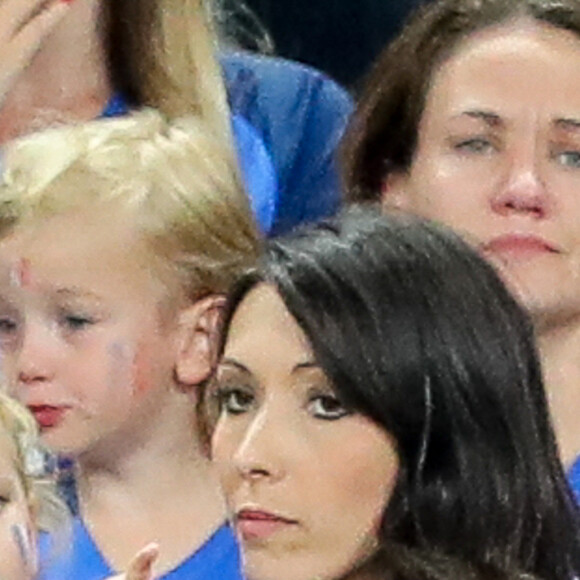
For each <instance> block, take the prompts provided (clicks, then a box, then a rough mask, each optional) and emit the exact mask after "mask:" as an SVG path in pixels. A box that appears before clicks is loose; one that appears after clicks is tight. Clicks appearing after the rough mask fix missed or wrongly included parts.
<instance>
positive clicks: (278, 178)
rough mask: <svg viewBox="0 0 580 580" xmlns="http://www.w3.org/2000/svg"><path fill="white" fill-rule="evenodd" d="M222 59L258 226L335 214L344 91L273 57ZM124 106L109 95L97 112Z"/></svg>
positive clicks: (277, 229) (288, 225)
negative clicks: (107, 102)
mask: <svg viewBox="0 0 580 580" xmlns="http://www.w3.org/2000/svg"><path fill="white" fill-rule="evenodd" d="M221 65H222V69H223V72H224V78H225V82H226V88H227V92H228V98H229V104H230V109H231V115H232V129H233V133H234V139H235V144H236V149H237V153H238V159H239V163H240V167H241V170H242V175H243V177H244V182H245V186H246V189H247V191H248V193H249V196H250V201H251V205H252V208H253V210H254V213H255V215H256V217H257V220H258V223H259V224H260V228H261V230H262V231H263V232H264V233H267V234H280V233H283V232H286V231H288V230H290V229H292V228H293V227H294V226H296V225H298V224H300V223H304V222H309V221H315V220H317V219H320V218H322V217H327V216H329V215H332V214H333V213H335V212H336V210H337V209H338V208H339V205H340V202H341V197H342V196H341V193H340V192H341V188H340V180H339V177H338V170H337V162H336V149H337V147H338V143H339V141H340V138H341V137H342V133H343V131H344V129H345V126H346V123H347V120H348V117H349V115H350V113H351V111H352V101H351V98H350V97H349V95H348V94H347V93H346V92H345V91H344V90H343V89H342V88H340V87H339V86H338V85H337V84H336V83H335V82H333V81H332V80H331V79H329V78H328V77H326V76H325V75H323V74H322V73H320V72H318V71H316V70H314V69H312V68H309V67H307V66H304V65H301V64H298V63H293V62H290V61H286V60H282V59H278V58H270V57H264V56H257V55H254V54H250V53H245V52H239V53H227V54H225V55H223V57H222V58H221ZM128 109H129V106H128V104H127V103H126V102H124V100H123V98H122V96H121V95H115V96H114V97H113V98H112V99H111V101H110V102H109V104H108V105H107V108H106V109H105V111H103V116H115V115H123V114H125V113H127V111H128Z"/></svg>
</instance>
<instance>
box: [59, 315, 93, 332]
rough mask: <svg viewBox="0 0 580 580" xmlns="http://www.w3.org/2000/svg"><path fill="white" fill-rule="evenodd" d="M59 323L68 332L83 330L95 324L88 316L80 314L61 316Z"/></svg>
mask: <svg viewBox="0 0 580 580" xmlns="http://www.w3.org/2000/svg"><path fill="white" fill-rule="evenodd" d="M61 323H62V324H63V325H64V326H65V327H66V328H67V329H69V330H84V329H85V328H86V327H87V326H91V325H92V324H94V323H95V320H94V319H93V318H91V317H90V316H83V315H80V314H63V315H62V319H61Z"/></svg>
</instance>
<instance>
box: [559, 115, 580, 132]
mask: <svg viewBox="0 0 580 580" xmlns="http://www.w3.org/2000/svg"><path fill="white" fill-rule="evenodd" d="M552 125H554V127H556V128H557V129H564V130H565V131H573V132H575V133H577V132H578V131H580V119H575V118H573V117H560V118H558V119H554V121H553V122H552Z"/></svg>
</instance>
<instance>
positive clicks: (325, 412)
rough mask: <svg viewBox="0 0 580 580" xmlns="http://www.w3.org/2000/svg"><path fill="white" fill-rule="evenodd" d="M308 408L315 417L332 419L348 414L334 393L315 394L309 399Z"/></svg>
mask: <svg viewBox="0 0 580 580" xmlns="http://www.w3.org/2000/svg"><path fill="white" fill-rule="evenodd" d="M308 408H309V410H310V412H311V413H312V415H313V416H314V417H316V418H317V419H326V420H334V419H340V418H342V417H344V416H345V415H348V414H350V412H349V411H348V409H346V408H345V406H344V405H343V404H342V403H341V402H340V401H339V400H338V399H337V398H336V397H335V396H334V395H317V396H315V397H313V398H312V399H310V402H309V403H308Z"/></svg>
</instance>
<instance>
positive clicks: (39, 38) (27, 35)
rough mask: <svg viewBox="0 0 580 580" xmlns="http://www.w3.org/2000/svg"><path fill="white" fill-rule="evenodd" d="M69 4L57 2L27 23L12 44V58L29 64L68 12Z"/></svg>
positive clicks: (59, 0)
mask: <svg viewBox="0 0 580 580" xmlns="http://www.w3.org/2000/svg"><path fill="white" fill-rule="evenodd" d="M69 4H70V3H67V2H64V1H63V0H56V1H55V2H52V3H51V4H50V5H49V6H47V7H46V8H45V9H44V10H42V12H40V13H39V14H38V15H36V16H35V17H34V18H32V19H31V20H30V21H29V22H27V23H26V25H24V26H23V27H22V28H21V29H20V30H19V31H18V32H17V33H16V35H15V36H14V37H13V39H12V42H11V43H10V50H9V52H10V53H12V54H11V56H13V57H14V58H17V59H19V60H21V61H24V62H28V61H29V60H30V59H31V58H32V56H34V54H35V53H36V51H37V50H38V49H39V48H40V46H41V44H42V42H43V41H44V39H45V38H46V37H47V36H48V35H49V34H50V33H51V32H52V31H53V30H54V28H55V27H56V25H57V24H58V23H59V22H60V21H61V20H62V19H63V17H64V16H65V14H66V13H67V12H68V10H69Z"/></svg>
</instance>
